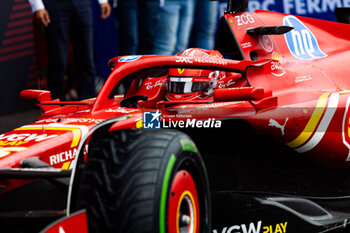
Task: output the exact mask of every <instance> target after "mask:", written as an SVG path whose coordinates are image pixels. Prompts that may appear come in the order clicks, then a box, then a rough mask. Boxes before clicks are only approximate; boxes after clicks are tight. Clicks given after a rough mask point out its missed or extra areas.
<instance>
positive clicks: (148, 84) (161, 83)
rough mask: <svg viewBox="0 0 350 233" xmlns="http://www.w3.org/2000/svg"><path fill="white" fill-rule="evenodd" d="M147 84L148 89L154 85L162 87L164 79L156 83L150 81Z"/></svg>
mask: <svg viewBox="0 0 350 233" xmlns="http://www.w3.org/2000/svg"><path fill="white" fill-rule="evenodd" d="M183 70H184V69H183ZM145 85H146V89H147V90H151V89H153V88H154V87H161V86H163V81H162V80H158V81H157V82H156V83H152V82H148V83H145Z"/></svg>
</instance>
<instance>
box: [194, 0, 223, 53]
mask: <svg viewBox="0 0 350 233" xmlns="http://www.w3.org/2000/svg"><path fill="white" fill-rule="evenodd" d="M218 11H219V2H216V1H215V2H214V1H209V0H196V6H195V18H194V23H193V29H192V34H191V46H192V47H194V48H202V49H207V50H210V49H214V43H215V35H216V28H217V25H218Z"/></svg>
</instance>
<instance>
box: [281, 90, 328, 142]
mask: <svg viewBox="0 0 350 233" xmlns="http://www.w3.org/2000/svg"><path fill="white" fill-rule="evenodd" d="M329 95H330V93H324V94H323V95H321V97H320V98H319V99H318V101H317V104H316V108H315V110H314V112H313V113H312V115H311V118H310V120H309V122H308V123H307V124H306V126H305V128H304V130H303V132H301V134H300V135H299V136H298V137H297V138H296V139H294V140H293V141H291V142H289V143H287V146H289V147H291V148H296V147H299V146H301V145H302V144H304V143H305V142H306V141H307V140H308V139H309V138H310V136H311V135H312V133H313V132H314V131H315V129H316V126H317V124H318V122H319V121H320V119H321V117H322V115H323V113H324V111H325V107H326V105H327V99H328V96H329Z"/></svg>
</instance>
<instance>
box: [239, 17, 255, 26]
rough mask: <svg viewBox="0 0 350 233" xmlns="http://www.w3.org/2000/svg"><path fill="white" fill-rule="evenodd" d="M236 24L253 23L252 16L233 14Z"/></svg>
mask: <svg viewBox="0 0 350 233" xmlns="http://www.w3.org/2000/svg"><path fill="white" fill-rule="evenodd" d="M235 19H236V22H237V25H238V26H243V25H247V24H250V23H255V21H254V18H253V16H252V15H251V14H242V15H237V16H235Z"/></svg>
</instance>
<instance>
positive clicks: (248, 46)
mask: <svg viewBox="0 0 350 233" xmlns="http://www.w3.org/2000/svg"><path fill="white" fill-rule="evenodd" d="M250 47H252V43H250V42H245V43H243V44H241V48H242V49H246V48H250Z"/></svg>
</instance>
